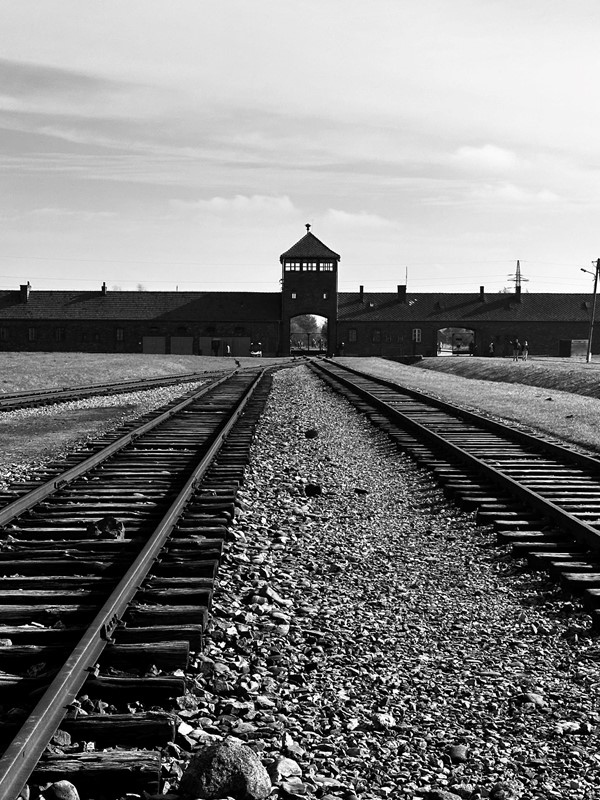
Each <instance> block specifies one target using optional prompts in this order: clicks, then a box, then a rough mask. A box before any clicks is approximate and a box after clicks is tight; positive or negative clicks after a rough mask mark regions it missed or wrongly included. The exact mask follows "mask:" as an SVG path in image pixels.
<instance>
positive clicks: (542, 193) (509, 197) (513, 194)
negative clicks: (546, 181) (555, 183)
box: [471, 183, 559, 204]
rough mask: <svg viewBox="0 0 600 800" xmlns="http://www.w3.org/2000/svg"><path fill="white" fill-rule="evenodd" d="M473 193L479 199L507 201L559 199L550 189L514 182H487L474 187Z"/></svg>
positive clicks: (532, 201) (552, 200)
mask: <svg viewBox="0 0 600 800" xmlns="http://www.w3.org/2000/svg"><path fill="white" fill-rule="evenodd" d="M471 194H472V197H473V198H475V199H477V200H488V201H499V202H507V203H522V204H525V203H554V202H556V201H557V200H559V197H558V195H557V194H555V193H554V192H551V191H549V190H548V189H541V190H539V191H535V190H532V189H525V188H523V187H522V186H515V184H513V183H500V184H485V185H483V186H479V187H477V188H474V189H473V190H472V193H471Z"/></svg>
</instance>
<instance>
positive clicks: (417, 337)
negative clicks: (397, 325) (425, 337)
mask: <svg viewBox="0 0 600 800" xmlns="http://www.w3.org/2000/svg"><path fill="white" fill-rule="evenodd" d="M412 340H413V342H420V341H421V328H413V329H412Z"/></svg>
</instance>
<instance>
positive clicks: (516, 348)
mask: <svg viewBox="0 0 600 800" xmlns="http://www.w3.org/2000/svg"><path fill="white" fill-rule="evenodd" d="M512 349H513V361H518V360H519V355H520V352H521V342H520V341H519V340H518V339H515V340H514V342H513V343H512Z"/></svg>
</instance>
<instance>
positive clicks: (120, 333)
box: [115, 328, 125, 342]
mask: <svg viewBox="0 0 600 800" xmlns="http://www.w3.org/2000/svg"><path fill="white" fill-rule="evenodd" d="M124 338H125V329H124V328H117V329H116V330H115V339H116V340H117V342H122V341H123V339H124Z"/></svg>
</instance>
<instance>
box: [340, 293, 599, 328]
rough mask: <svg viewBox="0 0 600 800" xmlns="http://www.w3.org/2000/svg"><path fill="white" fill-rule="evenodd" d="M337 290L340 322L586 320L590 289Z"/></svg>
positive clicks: (587, 319)
mask: <svg viewBox="0 0 600 800" xmlns="http://www.w3.org/2000/svg"><path fill="white" fill-rule="evenodd" d="M520 297H521V299H520V301H519V299H518V296H517V295H515V294H512V293H511V294H500V293H499V294H487V295H485V300H484V301H482V299H481V295H480V294H479V293H473V294H440V293H427V294H422V293H420V292H407V294H406V299H405V300H404V301H402V300H401V298H400V297H399V295H398V294H397V293H395V292H388V293H381V292H374V293H371V292H370V293H367V292H365V293H363V295H362V301H361V295H360V294H359V293H340V294H339V295H338V320H339V321H341V322H402V321H406V322H410V321H417V320H419V321H421V322H426V321H431V322H436V321H440V322H445V321H447V320H452V321H456V322H459V321H463V322H465V323H466V322H471V323H477V322H480V323H481V322H494V321H496V322H513V321H514V322H525V321H527V322H567V321H568V322H589V320H590V313H591V302H590V300H591V298H590V295H589V294H555V293H547V294H521V296H520Z"/></svg>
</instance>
